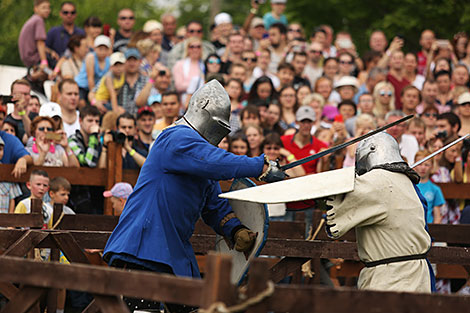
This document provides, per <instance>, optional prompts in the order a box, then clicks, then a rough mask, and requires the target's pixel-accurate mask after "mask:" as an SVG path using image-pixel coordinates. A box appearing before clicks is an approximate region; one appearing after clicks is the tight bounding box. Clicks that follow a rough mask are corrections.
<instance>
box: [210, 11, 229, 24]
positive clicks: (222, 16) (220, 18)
mask: <svg viewBox="0 0 470 313" xmlns="http://www.w3.org/2000/svg"><path fill="white" fill-rule="evenodd" d="M224 23H232V17H231V16H230V14H228V13H225V12H222V13H219V14H217V15H216V16H215V17H214V24H215V25H216V26H219V25H220V24H224Z"/></svg>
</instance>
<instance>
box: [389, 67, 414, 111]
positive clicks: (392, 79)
mask: <svg viewBox="0 0 470 313" xmlns="http://www.w3.org/2000/svg"><path fill="white" fill-rule="evenodd" d="M387 81H389V82H390V84H392V85H393V88H395V109H397V110H401V108H402V107H403V104H402V103H401V91H402V89H403V88H405V87H406V86H408V85H411V83H410V82H409V81H408V80H407V79H406V78H403V79H402V80H401V81H400V80H398V79H397V78H396V77H395V76H392V75H391V74H390V73H389V74H387Z"/></svg>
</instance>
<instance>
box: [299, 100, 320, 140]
mask: <svg viewBox="0 0 470 313" xmlns="http://www.w3.org/2000/svg"><path fill="white" fill-rule="evenodd" d="M300 103H301V104H302V105H308V106H310V107H311V108H312V109H313V111H314V112H315V116H319V117H321V116H322V114H323V107H324V106H325V99H323V97H322V96H321V95H320V94H318V93H313V94H310V95H307V96H306V97H305V98H304V99H303V101H302V102H300ZM320 127H321V118H317V119H316V120H315V124H314V125H313V126H312V131H311V133H312V134H314V133H315V132H316V131H317V129H319V128H320Z"/></svg>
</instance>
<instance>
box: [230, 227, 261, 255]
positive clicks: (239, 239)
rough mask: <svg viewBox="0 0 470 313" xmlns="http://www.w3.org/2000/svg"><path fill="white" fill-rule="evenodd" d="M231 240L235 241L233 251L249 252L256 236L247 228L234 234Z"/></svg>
mask: <svg viewBox="0 0 470 313" xmlns="http://www.w3.org/2000/svg"><path fill="white" fill-rule="evenodd" d="M233 239H234V241H235V250H237V251H239V252H249V251H250V250H251V248H253V245H254V244H255V240H256V234H255V233H254V232H252V231H251V230H249V229H248V228H242V229H239V230H238V231H237V232H236V233H235V236H233Z"/></svg>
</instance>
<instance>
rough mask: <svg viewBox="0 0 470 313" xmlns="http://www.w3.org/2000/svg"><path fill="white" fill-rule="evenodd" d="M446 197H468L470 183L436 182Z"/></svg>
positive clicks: (469, 194) (469, 196)
mask: <svg viewBox="0 0 470 313" xmlns="http://www.w3.org/2000/svg"><path fill="white" fill-rule="evenodd" d="M436 185H438V186H439V187H441V190H442V193H443V194H444V198H446V199H470V183H464V184H457V183H437V184H436Z"/></svg>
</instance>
